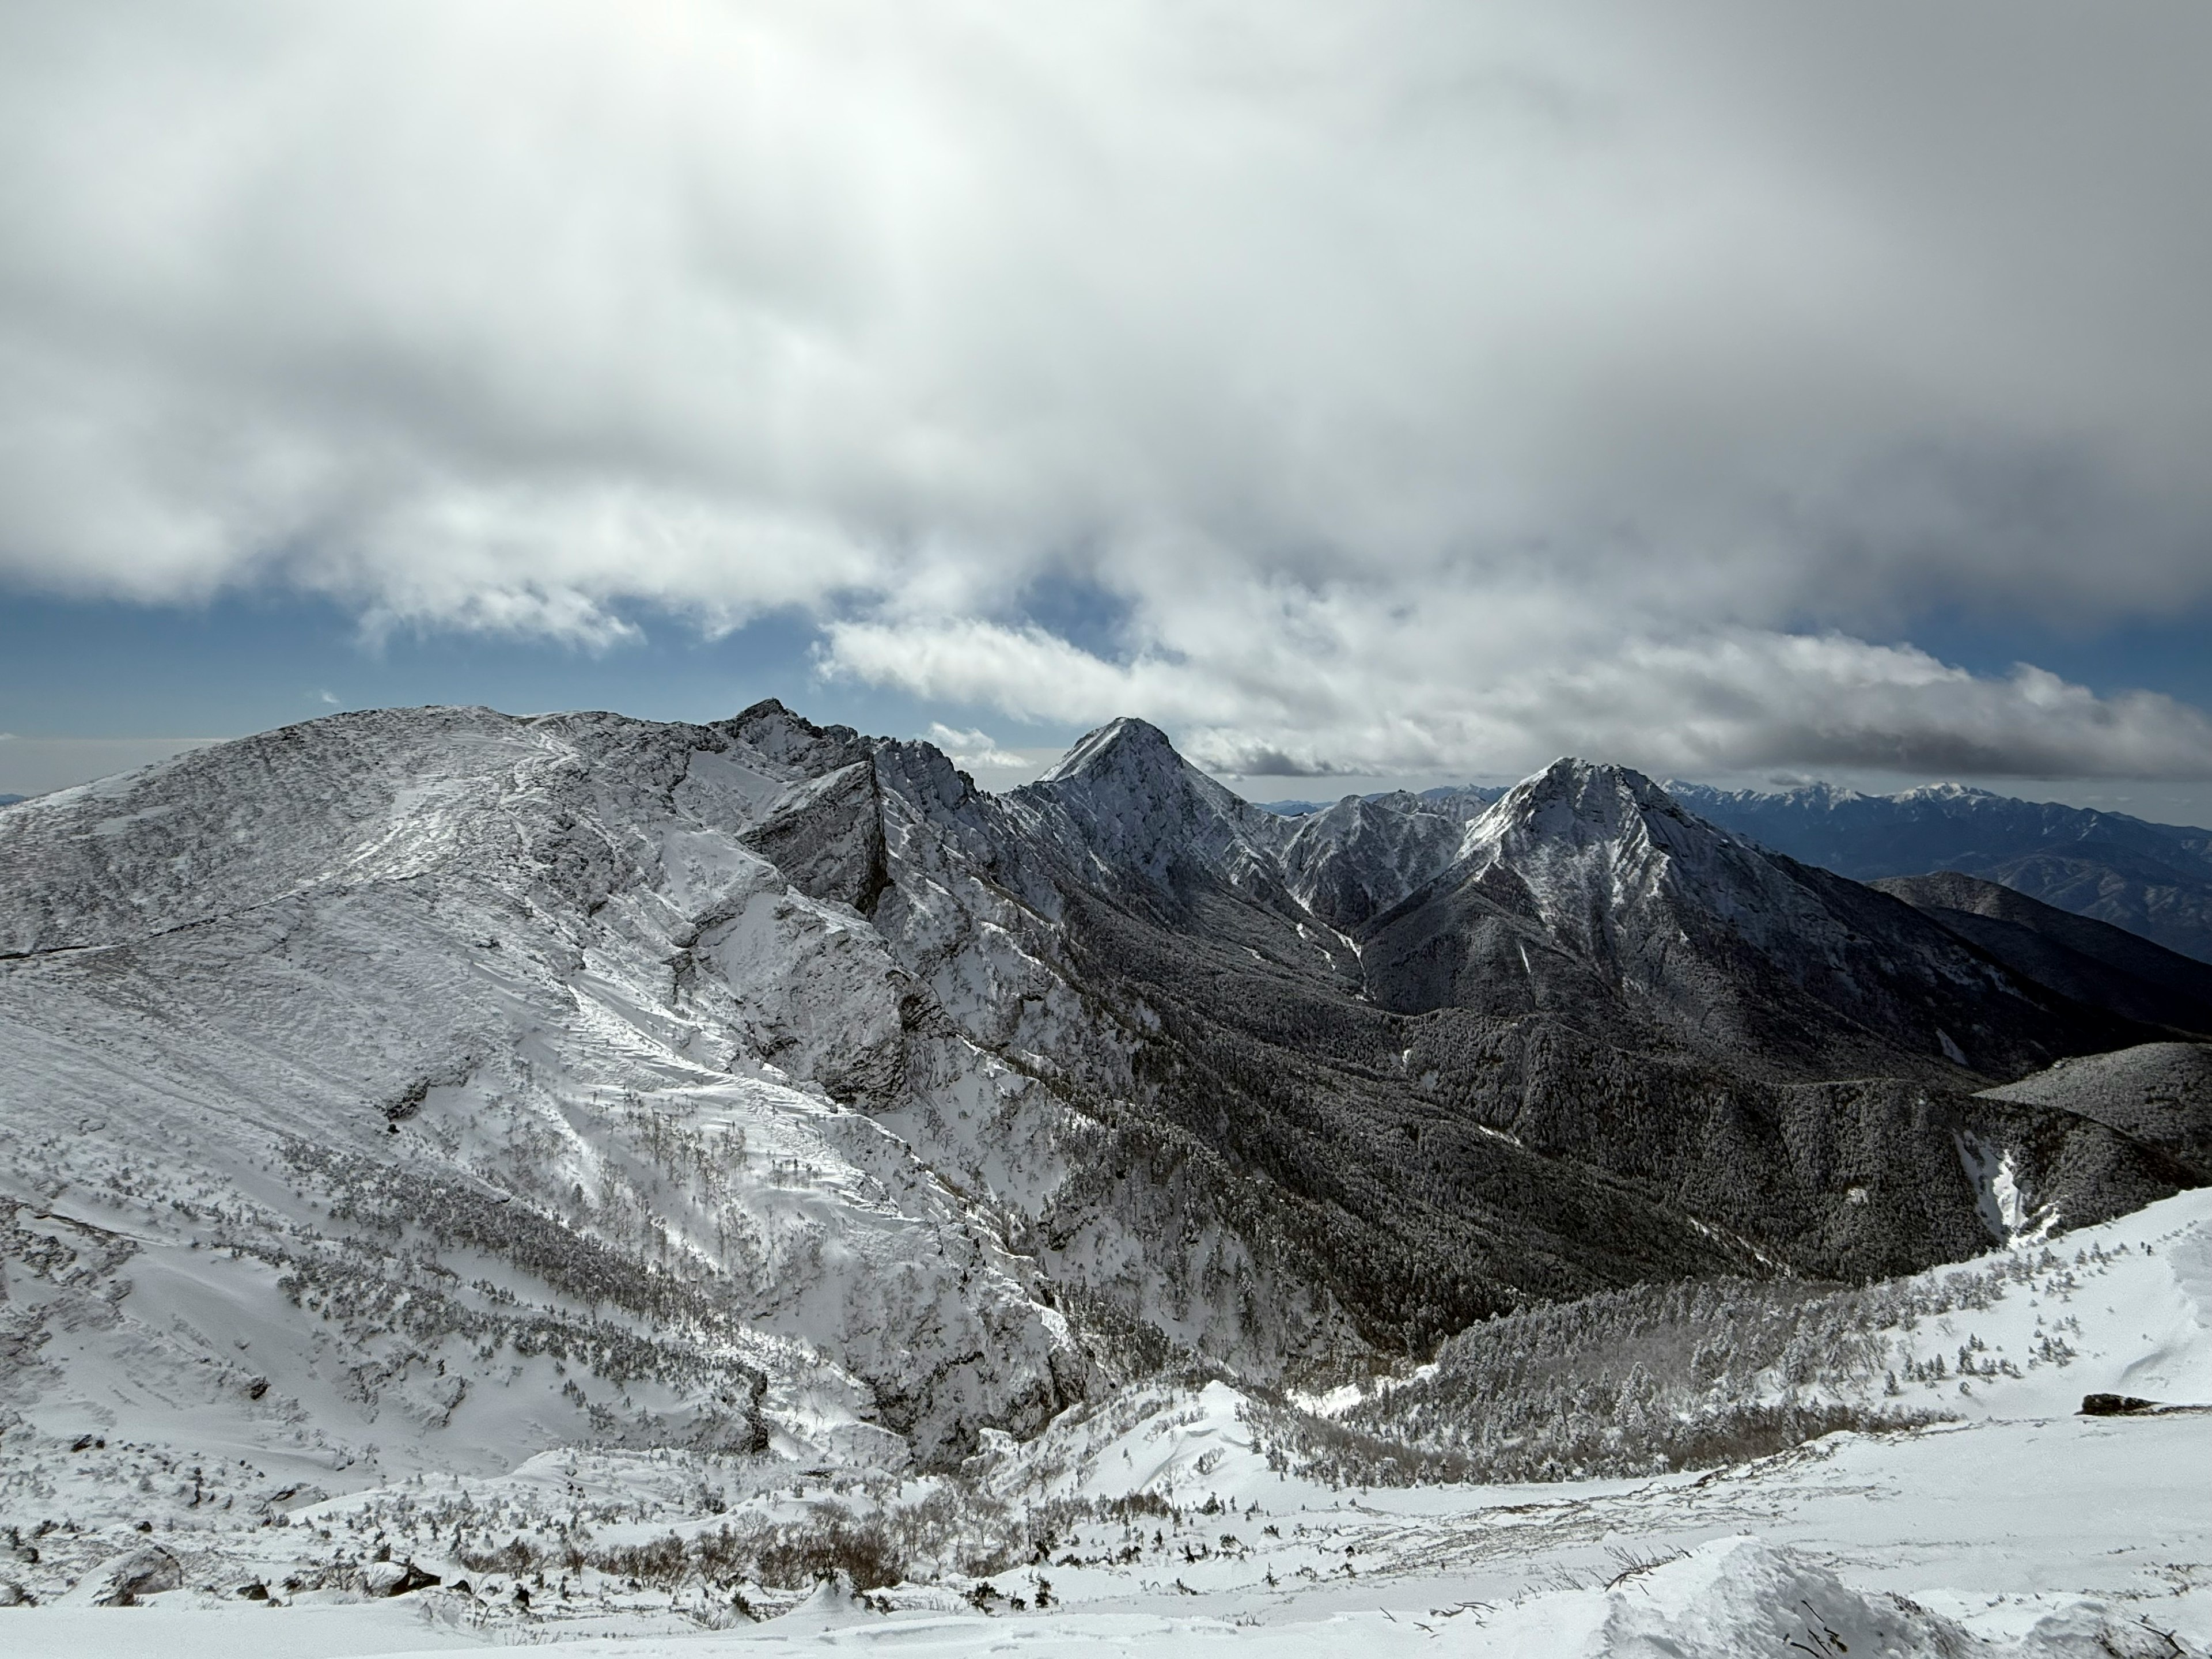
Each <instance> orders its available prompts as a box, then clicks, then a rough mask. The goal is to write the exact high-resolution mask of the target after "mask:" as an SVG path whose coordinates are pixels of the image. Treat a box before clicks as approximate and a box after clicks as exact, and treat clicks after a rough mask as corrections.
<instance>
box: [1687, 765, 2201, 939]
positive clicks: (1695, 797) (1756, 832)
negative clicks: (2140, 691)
mask: <svg viewBox="0 0 2212 1659" xmlns="http://www.w3.org/2000/svg"><path fill="white" fill-rule="evenodd" d="M1667 787H1668V791H1669V793H1672V794H1673V795H1674V798H1675V799H1678V800H1680V801H1681V802H1682V803H1683V804H1684V805H1686V806H1688V807H1689V808H1690V809H1691V810H1692V811H1695V812H1697V813H1699V814H1700V815H1702V816H1703V817H1706V818H1708V819H1710V820H1711V821H1712V822H1713V823H1717V824H1720V825H1722V826H1723V827H1724V828H1726V829H1730V830H1733V831H1735V833H1736V834H1738V835H1741V836H1746V837H1747V838H1748V839H1750V840H1753V841H1756V842H1759V843H1760V844H1762V845H1763V846H1767V847H1771V848H1775V849H1777V850H1778V851H1780V852H1784V853H1787V854H1790V856H1791V857H1792V858H1796V859H1802V860H1804V861H1805V862H1806V863H1808V864H1817V865H1820V866H1823V867H1825V868H1826V869H1830V870H1833V871H1835V872H1838V874H1841V875H1846V876H1850V877H1851V878H1854V879H1855V880H1859V881H1871V880H1875V879H1876V878H1881V877H1885V876H1917V875H1922V874H1924V873H1926V872H1929V871H1937V870H1957V871H1962V872H1966V874H1969V875H1975V876H1980V877H1983V878H1985V879H1987V880H1990V881H1994V882H1997V883H2000V884H2002V885H2004V886H2007V887H2010V888H2013V889H2015V890H2018V891H2020V892H2023V893H2026V894H2027V895H2028V896H2030V897H2032V898H2038V899H2040V900H2042V901H2043V902H2045V903H2046V904H2051V905H2055V906H2057V908H2059V909H2062V910H2071V911H2073V912H2075V914H2076V915H2085V916H2093V917H2095V918H2097V919H2098V920H2099V921H2108V922H2111V923H2112V924H2113V925H2114V926H2115V927H2124V928H2126V929H2127V930H2128V931H2130V933H2139V934H2141V935H2142V937H2143V938H2145V939H2154V940H2155V941H2156V942H2157V943H2159V944H2160V945H2165V946H2166V948H2167V949H2168V950H2171V951H2179V952H2180V953H2181V954H2182V955H2184V956H2188V957H2196V958H2197V960H2198V961H2199V962H2212V830H2206V829H2191V828H2188V827H2185V826H2181V825H2174V824H2163V823H2146V822H2145V821H2144V820H2142V819H2141V818H2136V817H2129V816H2127V815H2126V814H2125V813H2122V812H2102V811H2096V810H2094V809H2093V808H2088V807H2075V806H2062V805H2057V803H2055V802H2050V801H2024V800H2015V799H2011V798H2010V797H2008V796H2004V795H1996V794H1991V793H1990V792H1988V791H1987V790H1984V789H1969V788H1966V787H1961V786H1960V785H1958V784H1932V785H1928V786H1925V787H1921V788H1917V789H1907V790H1904V791H1901V792H1900V793H1896V794H1893V795H1869V794H1862V793H1859V792H1858V791H1857V790H1852V789H1844V788H1838V787H1835V786H1833V785H1831V784H1825V783H1815V784H1808V785H1806V786H1804V787H1801V788H1796V789H1790V790H1784V791H1782V792H1779V793H1771V794H1769V793H1760V792H1759V791H1755V790H1720V789H1714V788H1711V787H1708V786H1706V785H1704V784H1695V783H1678V782H1670V783H1669V784H1668V786H1667Z"/></svg>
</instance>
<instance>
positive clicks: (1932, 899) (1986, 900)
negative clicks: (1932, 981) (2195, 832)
mask: <svg viewBox="0 0 2212 1659" xmlns="http://www.w3.org/2000/svg"><path fill="white" fill-rule="evenodd" d="M1871 885H1872V886H1873V887H1875V889H1877V890H1880V891H1881V892H1885V893H1887V894H1889V895H1890V896H1892V897H1893V898H1900V899H1903V900H1904V901H1905V902H1906V903H1907V904H1910V905H1911V906H1913V907H1914V908H1916V909H1917V910H1919V911H1921V912H1922V913H1923V915H1927V916H1929V917H1930V918H1931V919H1933V920H1935V921H1938V922H1941V923H1942V925H1943V926H1944V927H1948V928H1949V929H1950V930H1951V931H1952V932H1953V933H1957V934H1958V935H1959V936H1960V938H1962V939H1969V940H1971V941H1972V942H1973V943H1974V944H1975V945H1979V946H1980V947H1981V948H1982V949H1983V950H1984V951H1988V952H1989V954H1990V955H1991V956H1993V957H1996V958H1997V960H1998V961H2000V962H2002V963H2005V965H2006V966H2008V967H2009V968H2011V969H2015V971H2016V972H2018V973H2021V974H2023V975H2027V977H2029V978H2031V979H2034V980H2037V981H2040V982H2041V983H2043V984H2045V985H2046V986H2049V987H2051V989H2053V990H2056V991H2060V992H2063V993H2064V994H2066V995H2068V996H2069V997H2072V998H2074V999H2075V1000H2077V1001H2080V1002H2083V1003H2087V1004H2088V1005H2089V1006H2093V1007H2101V1008H2103V1009H2105V1010H2106V1011H2107V1012H2112V1013H2115V1014H2118V1015H2120V1016H2121V1017H2122V1018H2127V1019H2133V1020H2139V1021H2142V1022H2143V1023H2144V1024H2152V1025H2170V1026H2172V1027H2174V1028H2175V1029H2176V1030H2183V1031H2192V1032H2196V1033H2199V1034H2207V1033H2212V966H2208V965H2207V964H2205V963H2201V962H2197V961H2195V960H2193V959H2191V958H2190V957H2185V956H2182V955H2179V953H2177V952H2175V951H2168V950H2166V949H2165V948H2164V947H2163V946H2161V945H2154V944H2152V943H2151V942H2150V941H2149V940H2148V939H2144V938H2142V936H2141V935H2140V934H2136V933H2130V932H2128V931H2127V930H2126V929H2125V928H2124V927H2113V926H2112V925H2111V924H2110V923H2108V922H2102V921H2096V920H2095V919H2093V918H2092V917H2089V916H2082V915H2075V914H2074V913H2073V912H2071V911H2068V910H2061V909H2059V908H2057V907H2056V906H2053V905H2049V904H2045V903H2043V902H2041V901H2040V900H2038V899H2032V898H2030V897H2028V896H2027V895H2026V894H2025V893H2021V892H2016V891H2015V890H2013V889H2011V888H2009V887H2005V886H2002V885H2000V884H1997V883H1996V882H1993V881H1984V880H1983V879H1982V878H1979V877H1978V876H1969V875H1966V874H1965V873H1964V872H1960V871H1955V870H1944V871H1938V872H1936V873H1934V874H1932V875H1925V876H1893V877H1889V878H1885V879H1882V880H1880V881H1876V882H1874V883H1872V884H1871Z"/></svg>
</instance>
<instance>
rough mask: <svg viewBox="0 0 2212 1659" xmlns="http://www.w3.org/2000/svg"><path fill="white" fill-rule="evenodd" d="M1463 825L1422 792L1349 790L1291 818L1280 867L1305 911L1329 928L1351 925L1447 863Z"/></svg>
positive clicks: (1418, 885)
mask: <svg viewBox="0 0 2212 1659" xmlns="http://www.w3.org/2000/svg"><path fill="white" fill-rule="evenodd" d="M1455 804H1456V803H1445V804H1442V805H1455ZM1466 826H1467V818H1466V817H1465V816H1464V815H1462V814H1461V813H1458V812H1455V811H1449V810H1437V805H1432V804H1431V802H1430V801H1429V800H1428V799H1425V797H1423V796H1419V795H1414V794H1409V793H1405V792H1403V791H1401V792H1399V793H1395V794H1390V795H1381V796H1375V797H1371V798H1368V799H1362V798H1361V797H1359V796H1357V795H1347V796H1346V797H1345V798H1344V799H1342V800H1340V801H1339V802H1337V804H1336V805H1334V806H1331V807H1328V808H1326V809H1324V810H1322V811H1317V812H1315V813H1313V814H1311V815H1310V817H1303V818H1300V819H1299V820H1298V821H1297V829H1296V832H1295V833H1294V834H1293V835H1292V836H1291V839H1290V841H1289V842H1288V843H1287V844H1286V845H1285V847H1284V848H1283V854H1282V858H1283V868H1284V872H1285V875H1286V876H1287V877H1288V878H1289V880H1290V884H1291V891H1292V892H1293V893H1295V894H1296V895H1297V898H1298V902H1300V903H1301V904H1303V905H1304V906H1305V907H1306V908H1307V909H1309V910H1310V911H1311V912H1313V914H1314V915H1316V916H1317V917H1319V918H1320V919H1321V920H1322V921H1326V922H1328V923H1329V924H1330V925H1331V926H1332V927H1358V925H1359V924H1360V923H1362V922H1364V921H1367V920H1368V919H1369V918H1370V917H1371V916H1373V915H1376V913H1378V912H1380V911H1383V910H1387V909H1389V908H1390V907H1391V906H1392V905H1394V904H1396V903H1397V902H1399V901H1400V900H1401V899H1402V898H1404V897H1405V896H1407V894H1408V893H1411V892H1413V891H1415V890H1418V889H1419V888H1421V887H1424V886H1425V885H1426V884H1428V883H1429V882H1430V881H1431V880H1432V879H1433V878H1435V877H1436V876H1437V875H1438V874H1439V873H1440V872H1443V870H1444V869H1445V868H1446V867H1447V866H1449V865H1450V863H1451V861H1452V860H1453V859H1454V858H1455V857H1456V856H1457V855H1458V854H1459V848H1460V842H1461V841H1462V838H1463V836H1464V833H1465V830H1466Z"/></svg>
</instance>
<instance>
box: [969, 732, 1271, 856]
mask: <svg viewBox="0 0 2212 1659" xmlns="http://www.w3.org/2000/svg"><path fill="white" fill-rule="evenodd" d="M1012 799H1014V800H1016V801H1018V802H1019V803H1021V804H1022V805H1024V806H1026V807H1028V808H1029V809H1030V810H1036V809H1039V808H1042V809H1044V810H1045V811H1047V812H1048V814H1049V815H1051V816H1054V817H1060V819H1061V820H1062V823H1063V834H1064V835H1072V836H1073V838H1074V839H1075V840H1077V841H1079V842H1081V843H1082V845H1083V846H1084V848H1085V851H1086V853H1087V855H1088V856H1089V857H1090V858H1091V859H1092V860H1097V861H1098V862H1099V863H1100V865H1101V866H1102V868H1103V869H1105V870H1107V871H1108V872H1109V873H1115V872H1118V873H1120V874H1126V873H1130V872H1143V873H1144V874H1145V875H1146V876H1147V877H1149V878H1152V880H1153V881H1155V882H1160V881H1167V880H1170V878H1172V876H1173V874H1174V873H1175V872H1176V871H1177V870H1182V871H1184V872H1192V871H1201V870H1202V871H1206V872H1212V873H1214V874H1218V875H1220V876H1224V877H1225V878H1227V879H1228V880H1230V881H1231V883H1232V884H1246V883H1248V882H1249V881H1251V880H1254V879H1261V878H1264V879H1266V880H1267V881H1270V882H1272V881H1274V880H1275V879H1277V878H1276V877H1275V875H1274V871H1273V856H1272V855H1273V849H1274V848H1277V847H1278V846H1279V844H1280V843H1281V842H1284V841H1285V840H1286V839H1287V838H1288V836H1289V834H1290V833H1291V831H1290V828H1289V825H1288V823H1286V822H1285V820H1283V819H1280V818H1278V817H1276V816H1275V815H1274V814H1273V813H1271V812H1268V811H1264V810H1263V809H1261V808H1260V807H1257V806H1255V805H1252V804H1251V803H1250V802H1249V801H1247V800H1245V799H1243V798H1242V797H1241V796H1238V795H1237V794H1236V793H1232V792H1231V790H1229V789H1227V788H1225V787H1223V786H1222V785H1220V784H1218V783H1216V782H1215V781H1213V780H1212V778H1209V777H1207V776H1206V775H1205V774H1204V773H1203V772H1201V771H1200V770H1199V769H1197V768H1196V767H1194V766H1193V765H1192V764H1191V763H1189V762H1188V761H1186V760H1185V759H1184V758H1183V757H1182V756H1181V755H1180V754H1178V753H1177V752H1176V747H1175V744H1173V743H1172V742H1170V740H1169V738H1168V735H1167V733H1166V732H1163V731H1161V730H1160V729H1159V727H1158V726H1154V725H1152V724H1151V723H1150V722H1149V721H1146V720H1136V719H1133V718H1129V717H1127V716H1125V717H1123V718H1122V719H1120V720H1113V721H1110V722H1109V723H1108V724H1107V725H1104V726H1100V727H1099V728H1098V729H1097V731H1095V732H1090V733H1088V734H1087V735H1086V736H1085V737H1084V738H1082V739H1081V740H1080V741H1079V742H1078V743H1077V744H1075V746H1074V747H1073V748H1072V749H1070V750H1068V751H1067V753H1066V755H1064V756H1062V757H1060V762H1059V763H1058V764H1056V765H1055V766H1054V767H1053V769H1051V770H1050V771H1048V772H1047V773H1046V774H1045V775H1044V776H1043V777H1042V778H1040V779H1038V780H1037V781H1036V782H1035V783H1032V784H1026V785H1024V786H1023V787H1021V788H1019V789H1018V790H1016V791H1015V792H1014V793H1013V796H1012Z"/></svg>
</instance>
